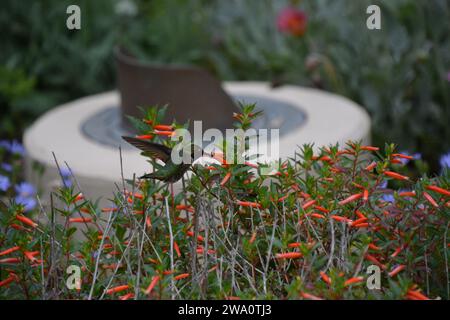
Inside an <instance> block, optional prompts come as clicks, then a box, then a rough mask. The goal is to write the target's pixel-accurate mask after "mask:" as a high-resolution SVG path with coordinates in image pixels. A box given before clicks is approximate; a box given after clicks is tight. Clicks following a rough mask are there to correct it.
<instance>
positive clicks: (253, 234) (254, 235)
mask: <svg viewBox="0 0 450 320" xmlns="http://www.w3.org/2000/svg"><path fill="white" fill-rule="evenodd" d="M255 240H256V232H253V233H252V237H251V238H250V240H249V241H248V242H249V243H250V244H252V243H253V242H255Z"/></svg>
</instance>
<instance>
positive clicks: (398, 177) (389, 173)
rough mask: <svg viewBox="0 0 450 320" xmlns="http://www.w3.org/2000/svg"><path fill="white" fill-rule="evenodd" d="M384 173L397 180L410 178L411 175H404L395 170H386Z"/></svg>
mask: <svg viewBox="0 0 450 320" xmlns="http://www.w3.org/2000/svg"><path fill="white" fill-rule="evenodd" d="M384 175H386V176H388V177H390V178H392V179H396V180H409V177H407V176H402V175H401V174H399V173H397V172H394V171H384Z"/></svg>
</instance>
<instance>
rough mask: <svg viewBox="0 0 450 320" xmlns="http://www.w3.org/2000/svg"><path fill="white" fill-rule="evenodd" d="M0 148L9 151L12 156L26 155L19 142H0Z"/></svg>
mask: <svg viewBox="0 0 450 320" xmlns="http://www.w3.org/2000/svg"><path fill="white" fill-rule="evenodd" d="M0 148H3V149H6V150H7V151H9V152H10V153H12V154H19V155H21V156H23V155H24V154H25V148H24V147H23V145H22V144H21V143H20V142H19V141H17V140H13V141H11V142H9V141H7V140H2V141H0Z"/></svg>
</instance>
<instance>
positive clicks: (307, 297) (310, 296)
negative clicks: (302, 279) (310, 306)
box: [300, 292, 323, 300]
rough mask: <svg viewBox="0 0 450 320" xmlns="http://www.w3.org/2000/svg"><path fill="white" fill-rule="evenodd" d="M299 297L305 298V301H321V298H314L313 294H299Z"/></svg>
mask: <svg viewBox="0 0 450 320" xmlns="http://www.w3.org/2000/svg"><path fill="white" fill-rule="evenodd" d="M300 295H301V296H302V297H303V298H305V299H309V300H323V299H322V298H320V297H318V296H315V295H313V294H310V293H307V292H300Z"/></svg>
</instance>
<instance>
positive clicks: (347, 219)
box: [331, 215, 352, 223]
mask: <svg viewBox="0 0 450 320" xmlns="http://www.w3.org/2000/svg"><path fill="white" fill-rule="evenodd" d="M331 218H332V219H334V220H336V221H339V222H347V223H352V220H350V219H349V218H346V217H341V216H337V215H332V216H331Z"/></svg>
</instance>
